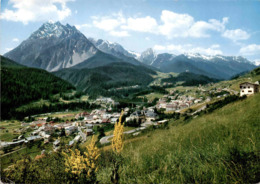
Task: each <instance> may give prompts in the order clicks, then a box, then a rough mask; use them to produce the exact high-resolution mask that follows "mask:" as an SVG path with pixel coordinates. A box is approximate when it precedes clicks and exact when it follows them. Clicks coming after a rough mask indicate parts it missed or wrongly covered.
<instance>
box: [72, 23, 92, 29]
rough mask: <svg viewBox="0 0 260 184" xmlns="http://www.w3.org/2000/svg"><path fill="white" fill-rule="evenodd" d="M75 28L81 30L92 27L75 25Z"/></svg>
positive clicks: (89, 25)
mask: <svg viewBox="0 0 260 184" xmlns="http://www.w3.org/2000/svg"><path fill="white" fill-rule="evenodd" d="M75 27H76V28H77V29H83V28H90V27H92V25H91V24H81V25H79V24H78V25H75Z"/></svg>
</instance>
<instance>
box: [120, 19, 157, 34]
mask: <svg viewBox="0 0 260 184" xmlns="http://www.w3.org/2000/svg"><path fill="white" fill-rule="evenodd" d="M156 27H157V22H156V20H155V19H154V18H152V17H150V16H146V17H143V18H128V19H127V23H126V25H122V26H121V28H122V29H127V30H133V31H139V32H154V31H155V30H156Z"/></svg>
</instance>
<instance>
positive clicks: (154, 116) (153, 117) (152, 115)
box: [145, 111, 158, 121]
mask: <svg viewBox="0 0 260 184" xmlns="http://www.w3.org/2000/svg"><path fill="white" fill-rule="evenodd" d="M157 118H158V116H157V114H156V113H155V112H152V111H147V113H145V119H146V120H147V121H154V120H156V119H157Z"/></svg>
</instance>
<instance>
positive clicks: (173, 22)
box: [159, 10, 194, 38]
mask: <svg viewBox="0 0 260 184" xmlns="http://www.w3.org/2000/svg"><path fill="white" fill-rule="evenodd" d="M161 21H162V22H163V24H162V25H160V26H159V32H160V33H161V34H162V35H165V36H167V37H168V38H172V37H179V36H180V37H187V36H188V35H189V29H190V27H191V26H192V25H193V24H194V19H193V17H191V16H190V15H188V14H178V13H174V12H171V11H168V10H163V11H162V14H161Z"/></svg>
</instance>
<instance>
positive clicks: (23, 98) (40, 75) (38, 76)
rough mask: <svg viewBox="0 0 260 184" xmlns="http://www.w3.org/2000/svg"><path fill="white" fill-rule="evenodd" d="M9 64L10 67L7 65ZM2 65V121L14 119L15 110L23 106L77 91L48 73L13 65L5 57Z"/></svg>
mask: <svg viewBox="0 0 260 184" xmlns="http://www.w3.org/2000/svg"><path fill="white" fill-rule="evenodd" d="M7 62H8V65H5V63H7ZM13 63H14V62H13ZM1 64H2V65H3V66H2V67H1V105H2V108H1V118H2V119H8V118H10V117H12V116H13V114H12V113H13V110H14V109H15V108H17V107H19V106H21V105H24V104H28V103H30V102H32V101H35V100H38V99H48V98H49V97H50V96H51V95H53V94H57V93H60V92H66V91H69V90H72V89H75V87H74V86H73V85H71V84H70V83H68V82H66V81H64V80H62V79H60V78H58V77H56V76H54V75H52V74H50V73H48V72H47V71H44V70H41V69H36V68H28V67H24V66H19V65H12V63H11V64H10V62H9V60H8V59H6V58H4V57H1Z"/></svg>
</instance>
